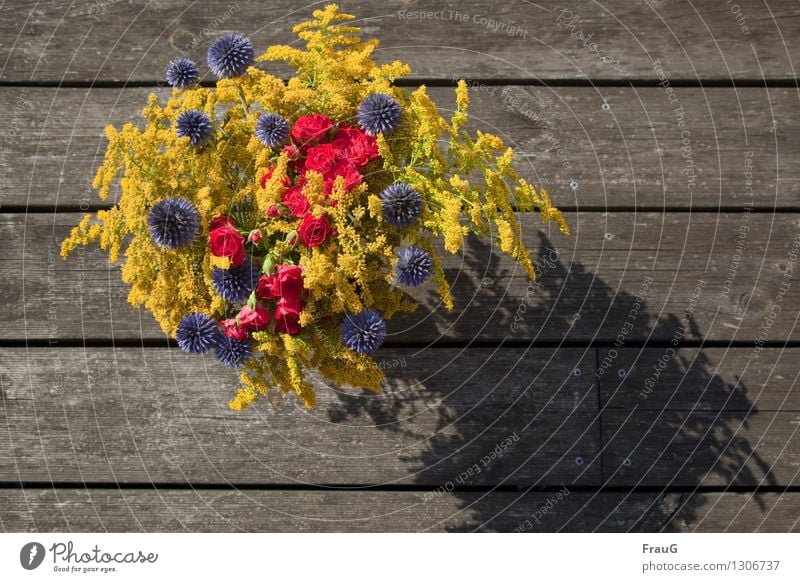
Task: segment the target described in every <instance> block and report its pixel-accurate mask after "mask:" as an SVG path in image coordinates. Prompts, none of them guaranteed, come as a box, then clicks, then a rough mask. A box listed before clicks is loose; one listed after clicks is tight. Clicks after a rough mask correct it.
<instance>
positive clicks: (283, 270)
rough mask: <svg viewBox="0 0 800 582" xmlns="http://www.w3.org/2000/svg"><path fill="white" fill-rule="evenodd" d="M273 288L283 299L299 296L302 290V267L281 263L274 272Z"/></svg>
mask: <svg viewBox="0 0 800 582" xmlns="http://www.w3.org/2000/svg"><path fill="white" fill-rule="evenodd" d="M273 289H274V290H275V291H277V295H279V296H280V297H283V298H284V299H294V298H299V297H300V294H301V293H302V292H303V269H302V268H301V267H298V266H297V265H281V266H280V267H278V271H277V273H276V274H275V283H274V286H273Z"/></svg>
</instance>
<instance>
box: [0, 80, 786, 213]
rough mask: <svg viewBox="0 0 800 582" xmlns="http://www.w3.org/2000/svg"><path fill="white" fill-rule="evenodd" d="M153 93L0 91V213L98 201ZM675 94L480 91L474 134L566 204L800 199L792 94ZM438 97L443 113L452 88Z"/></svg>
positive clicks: (705, 204)
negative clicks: (107, 132)
mask: <svg viewBox="0 0 800 582" xmlns="http://www.w3.org/2000/svg"><path fill="white" fill-rule="evenodd" d="M149 91H150V90H149V89H144V88H138V89H96V88H95V89H61V88H31V87H5V88H0V136H2V137H0V209H2V208H3V207H8V206H12V207H37V208H42V207H53V206H58V207H61V208H65V207H66V208H70V207H71V208H78V207H79V206H80V205H86V204H97V203H98V202H99V201H98V200H97V198H96V195H95V193H94V192H93V191H92V189H91V180H92V178H93V177H94V173H95V170H96V168H97V166H98V165H99V164H100V163H101V162H102V159H103V153H104V152H105V148H106V145H107V141H106V139H105V137H104V134H103V128H104V127H105V126H106V125H107V124H114V125H115V126H117V127H120V126H121V125H122V124H124V123H126V122H128V121H134V122H141V118H140V111H141V109H142V107H143V106H144V103H145V102H146V95H147V93H148V92H149ZM674 91H675V93H674V98H675V101H674V102H673V101H671V100H670V98H669V96H668V95H667V94H666V93H665V91H664V89H662V88H660V87H595V88H589V87H586V88H582V87H519V86H517V87H514V86H487V85H476V86H473V89H472V91H471V95H472V97H471V100H472V105H471V114H472V122H471V124H470V128H469V129H471V130H473V131H474V130H476V129H481V130H485V131H491V132H493V133H496V134H498V135H500V136H502V137H503V139H504V140H505V141H506V142H507V143H508V144H509V145H511V146H513V147H514V148H515V150H516V153H517V162H516V167H517V169H518V171H519V172H520V175H522V176H523V177H525V178H526V179H528V180H529V181H531V182H532V183H534V184H540V185H543V186H545V187H547V188H548V189H549V190H550V192H551V193H552V195H553V197H554V199H555V201H556V203H557V204H559V205H561V206H564V207H575V208H585V207H593V208H595V207H597V208H609V207H611V208H631V209H633V208H651V209H652V208H667V209H669V208H698V207H699V208H705V209H709V208H717V207H719V206H723V207H727V208H733V209H737V210H739V209H744V208H749V207H753V208H797V207H798V206H799V205H800V175H798V169H797V164H795V163H794V160H795V159H796V158H797V156H798V155H800V138H799V137H798V136H800V121H799V120H798V118H797V115H796V110H797V105H798V95H797V91H796V90H794V89H780V88H742V87H740V88H705V89H699V88H683V89H680V88H679V89H675V90H674ZM158 93H159V95H161V96H162V97H164V98H165V97H166V96H167V95H168V92H167V91H165V90H163V89H160V90H158ZM430 94H431V96H432V97H433V98H434V99H435V100H436V102H437V103H438V104H439V106H440V108H441V110H442V113H443V114H444V115H445V116H448V117H449V115H450V111H452V109H453V106H454V96H453V90H452V89H449V88H436V87H434V88H431V89H430ZM604 103H606V104H607V106H608V110H604V109H603V104H604ZM573 181H574V185H575V186H576V187H575V188H574V189H572V188H571V187H570V184H571V183H573Z"/></svg>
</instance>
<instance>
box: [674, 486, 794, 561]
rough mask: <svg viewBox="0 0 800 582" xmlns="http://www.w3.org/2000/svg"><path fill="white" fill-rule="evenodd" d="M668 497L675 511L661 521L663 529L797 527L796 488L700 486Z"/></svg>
mask: <svg viewBox="0 0 800 582" xmlns="http://www.w3.org/2000/svg"><path fill="white" fill-rule="evenodd" d="M672 497H673V499H671V501H670V502H671V503H672V504H673V505H674V506H675V514H674V517H673V518H672V519H671V520H670V521H669V523H668V524H665V526H664V531H678V532H731V533H736V532H738V533H754V532H760V533H767V532H771V533H788V532H795V533H796V532H798V531H800V495H798V494H797V493H796V492H785V493H730V492H728V493H708V492H703V491H702V490H700V491H695V492H693V493H690V494H684V495H678V496H672ZM742 557H743V558H744V559H748V558H747V557H744V556H742ZM767 559H768V558H767Z"/></svg>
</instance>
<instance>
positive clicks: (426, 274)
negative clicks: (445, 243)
mask: <svg viewBox="0 0 800 582" xmlns="http://www.w3.org/2000/svg"><path fill="white" fill-rule="evenodd" d="M432 271H433V259H432V258H431V256H430V254H428V251H424V250H422V249H421V248H419V247H415V246H408V247H405V248H404V249H400V251H399V252H398V253H397V265H396V266H395V273H396V275H397V280H398V282H399V283H400V284H401V285H407V286H409V287H419V286H420V285H422V284H423V283H424V282H425V281H427V280H428V279H430V278H431V272H432Z"/></svg>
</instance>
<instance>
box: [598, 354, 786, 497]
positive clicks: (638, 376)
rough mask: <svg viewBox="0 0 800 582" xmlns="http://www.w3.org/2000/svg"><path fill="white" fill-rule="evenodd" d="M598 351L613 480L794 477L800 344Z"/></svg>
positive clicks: (780, 481)
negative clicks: (793, 347)
mask: <svg viewBox="0 0 800 582" xmlns="http://www.w3.org/2000/svg"><path fill="white" fill-rule="evenodd" d="M598 353H599V355H598V362H599V367H598V370H599V376H600V380H599V382H600V386H601V401H602V420H603V439H604V440H603V442H604V448H603V451H604V456H603V465H604V468H605V472H604V474H605V478H606V479H608V481H609V482H610V483H612V484H614V485H658V486H665V485H679V486H695V485H744V486H763V485H792V484H796V483H797V481H798V475H799V474H800V457H798V456H797V442H798V440H800V434H798V432H797V428H798V426H800V412H798V411H800V401H798V391H797V386H798V368H797V358H798V350H797V349H781V348H772V349H764V350H759V349H757V348H755V349H754V348H729V349H721V348H684V349H678V350H675V349H674V348H672V347H671V346H668V347H664V348H648V349H641V350H640V349H636V348H621V349H616V348H601V349H599V350H598Z"/></svg>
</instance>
